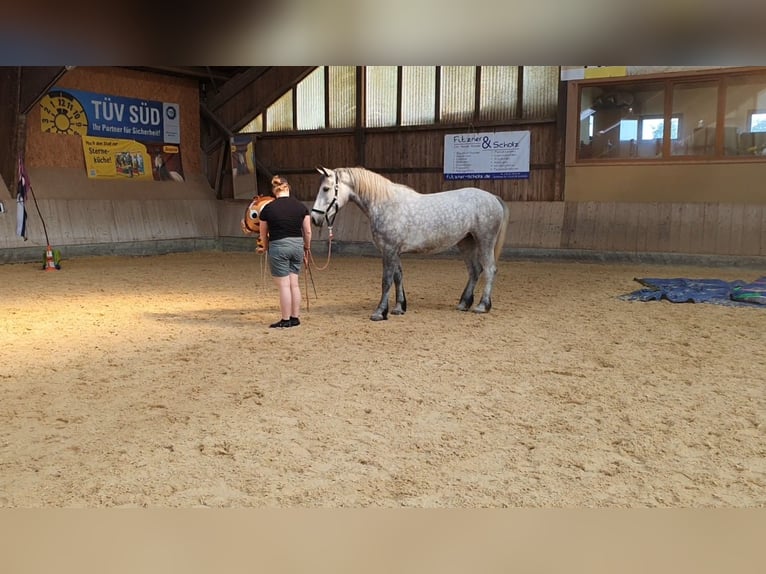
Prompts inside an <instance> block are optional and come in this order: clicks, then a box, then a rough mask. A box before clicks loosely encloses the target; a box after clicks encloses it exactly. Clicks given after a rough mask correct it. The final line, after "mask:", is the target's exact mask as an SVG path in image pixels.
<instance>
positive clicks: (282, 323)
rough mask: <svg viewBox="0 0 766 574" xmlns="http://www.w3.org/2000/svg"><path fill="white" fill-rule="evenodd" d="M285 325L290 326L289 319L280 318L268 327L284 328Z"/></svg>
mask: <svg viewBox="0 0 766 574" xmlns="http://www.w3.org/2000/svg"><path fill="white" fill-rule="evenodd" d="M285 327H292V323H291V322H290V319H280V320H279V321H277V322H276V323H272V324H271V325H269V329H284V328H285Z"/></svg>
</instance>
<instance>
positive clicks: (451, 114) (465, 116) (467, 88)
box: [439, 66, 476, 123]
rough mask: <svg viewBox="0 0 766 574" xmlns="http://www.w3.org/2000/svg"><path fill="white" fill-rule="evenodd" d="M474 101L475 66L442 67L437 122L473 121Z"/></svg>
mask: <svg viewBox="0 0 766 574" xmlns="http://www.w3.org/2000/svg"><path fill="white" fill-rule="evenodd" d="M475 99H476V66H442V67H441V90H440V94H439V106H440V108H441V109H440V110H439V120H440V121H442V122H455V123H458V122H467V121H471V120H472V119H473V108H474V105H475V103H474V102H475Z"/></svg>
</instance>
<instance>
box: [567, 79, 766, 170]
mask: <svg viewBox="0 0 766 574" xmlns="http://www.w3.org/2000/svg"><path fill="white" fill-rule="evenodd" d="M743 78H752V79H753V80H754V81H755V83H758V82H763V83H764V84H766V67H761V66H759V67H747V68H738V69H731V68H729V69H724V68H722V69H718V70H717V71H715V72H709V71H704V72H693V71H692V72H676V73H668V74H652V75H646V76H641V77H631V76H625V77H618V78H597V79H592V80H579V81H570V88H569V101H570V102H571V104H570V107H569V111H568V118H569V119H568V121H567V132H568V137H567V140H568V142H569V143H568V145H567V147H568V149H569V152H568V153H567V156H568V160H567V164H569V165H578V166H586V165H588V166H598V165H647V164H684V163H739V162H743V163H746V162H764V161H766V156H760V155H744V154H739V155H726V150H725V141H724V130H723V129H718V130H716V140H715V146H714V153H713V154H711V155H673V153H672V143H673V142H674V141H678V140H671V139H670V131H671V127H670V126H671V121H672V118H673V117H679V124H678V130H679V131H678V133H679V139H680V137H681V134H682V133H683V130H682V122H683V111H681V112H677V113H675V114H674V113H673V89H674V87H675V86H677V85H679V84H690V83H697V82H699V83H703V82H707V83H710V82H715V83H716V86H717V100H716V124H715V125H716V126H725V117H726V112H727V107H726V92H727V88H728V87H729V86H730V80H733V79H737V80H741V79H743ZM643 84H655V85H657V84H661V85H662V89H663V91H664V102H665V103H664V113H663V116H662V117H663V118H664V120H665V122H664V127H665V129H664V132H663V140H662V153H661V156H660V157H635V156H629V157H586V158H581V157H580V151H579V150H580V141H581V134H580V130H581V127H582V126H581V122H580V120H579V118H580V114H581V113H582V111H583V110H582V93H583V90H584V89H586V88H592V87H594V86H607V85H609V86H610V87H615V88H617V87H619V86H629V87H636V86H641V85H643ZM752 113H766V109H764V110H760V109H757V110H753V112H752ZM751 118H752V116H751V115H750V113H749V114H748V125H750V124H751V122H752V119H751ZM669 120H671V121H669ZM640 129H641V128H640V126H639V130H640ZM639 135H640V132H639ZM644 141H645V140H644Z"/></svg>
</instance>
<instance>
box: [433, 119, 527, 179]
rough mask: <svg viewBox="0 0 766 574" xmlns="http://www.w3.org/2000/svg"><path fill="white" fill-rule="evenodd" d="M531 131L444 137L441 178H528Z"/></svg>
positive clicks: (449, 135)
mask: <svg viewBox="0 0 766 574" xmlns="http://www.w3.org/2000/svg"><path fill="white" fill-rule="evenodd" d="M529 141H530V132H529V131H520V132H483V133H472V134H466V133H464V134H447V135H445V136H444V178H445V179H449V180H453V179H529Z"/></svg>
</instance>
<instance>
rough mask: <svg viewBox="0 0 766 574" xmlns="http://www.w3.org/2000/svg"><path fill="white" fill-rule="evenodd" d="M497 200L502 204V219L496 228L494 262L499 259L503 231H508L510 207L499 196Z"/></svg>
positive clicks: (502, 244) (503, 242)
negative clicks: (498, 227)
mask: <svg viewBox="0 0 766 574" xmlns="http://www.w3.org/2000/svg"><path fill="white" fill-rule="evenodd" d="M497 200H498V201H499V202H500V204H501V205H502V206H503V220H502V221H501V222H500V229H498V230H497V239H496V240H495V263H497V262H498V261H499V260H500V254H501V253H502V251H503V246H504V245H505V233H506V231H508V222H509V221H510V219H511V209H510V208H509V207H508V204H507V203H506V202H505V201H503V199H502V198H500V197H498V198H497Z"/></svg>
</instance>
